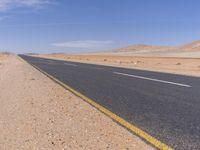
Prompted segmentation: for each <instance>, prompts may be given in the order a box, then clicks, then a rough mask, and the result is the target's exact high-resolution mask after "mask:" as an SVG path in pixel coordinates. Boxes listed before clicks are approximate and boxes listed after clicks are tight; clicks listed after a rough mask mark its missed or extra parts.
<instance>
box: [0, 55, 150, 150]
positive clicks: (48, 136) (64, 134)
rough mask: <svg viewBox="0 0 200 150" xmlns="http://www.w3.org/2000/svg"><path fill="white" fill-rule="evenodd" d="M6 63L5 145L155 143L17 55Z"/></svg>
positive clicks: (1, 70)
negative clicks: (115, 120)
mask: <svg viewBox="0 0 200 150" xmlns="http://www.w3.org/2000/svg"><path fill="white" fill-rule="evenodd" d="M0 63H1V65H0V89H1V90H0V107H1V109H0V133H1V134H0V149H2V150H7V149H20V150H23V149H27V150H30V149H39V150H40V149H48V150H51V149H52V150H55V149H60V150H62V149H63V150H64V149H91V150H93V149H120V150H121V149H134V150H137V149H138V150H141V149H142V150H145V149H152V147H150V146H149V145H147V144H146V143H144V142H143V141H142V140H140V139H139V138H138V137H136V136H135V135H133V134H132V133H130V132H128V131H127V130H126V129H124V128H123V127H121V126H119V125H118V124H117V123H115V122H113V121H112V120H111V119H110V118H108V117H107V116H105V115H104V114H102V113H101V112H99V111H98V110H96V109H95V108H93V107H92V106H90V105H89V104H87V103H86V102H84V101H83V100H82V99H80V98H78V97H76V96H74V95H73V94H72V93H70V92H69V91H67V90H65V89H64V88H62V87H61V86H59V85H58V84H56V83H54V82H53V81H52V80H50V79H49V78H47V77H46V76H45V75H43V74H42V73H40V72H39V71H37V70H35V69H33V68H32V67H31V66H30V65H28V64H26V63H25V62H23V61H21V60H20V59H19V58H17V57H16V56H13V55H12V56H9V57H7V58H6V59H0Z"/></svg>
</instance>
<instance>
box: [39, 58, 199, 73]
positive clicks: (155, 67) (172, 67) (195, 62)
mask: <svg viewBox="0 0 200 150" xmlns="http://www.w3.org/2000/svg"><path fill="white" fill-rule="evenodd" d="M37 56H39V57H44V58H52V59H60V60H68V61H75V62H84V63H91V64H102V65H108V66H117V67H125V68H135V69H142V70H150V71H158V72H167V73H175V74H183V75H191V76H198V77H199V76H200V58H184V57H153V56H151V57H150V56H148V57H144V56H119V55H105V54H102V55H95V54H93V55H66V54H49V55H37Z"/></svg>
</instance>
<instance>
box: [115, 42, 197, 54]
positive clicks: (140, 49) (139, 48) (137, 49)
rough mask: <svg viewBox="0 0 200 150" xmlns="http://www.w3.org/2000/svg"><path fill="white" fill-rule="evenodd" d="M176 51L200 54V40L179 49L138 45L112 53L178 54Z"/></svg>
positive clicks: (178, 47)
mask: <svg viewBox="0 0 200 150" xmlns="http://www.w3.org/2000/svg"><path fill="white" fill-rule="evenodd" d="M176 51H178V52H181V51H184V52H185V51H199V52H200V40H199V41H195V42H192V43H189V44H186V45H181V46H177V47H172V46H155V45H145V44H136V45H130V46H128V47H125V48H119V49H115V50H113V51H112V52H117V53H122V52H125V53H126V52H129V53H152V52H176Z"/></svg>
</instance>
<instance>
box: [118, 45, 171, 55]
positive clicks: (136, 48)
mask: <svg viewBox="0 0 200 150" xmlns="http://www.w3.org/2000/svg"><path fill="white" fill-rule="evenodd" d="M173 49H175V47H170V46H154V45H145V44H137V45H130V46H128V47H125V48H119V49H115V50H114V52H139V53H141V52H157V51H168V50H173Z"/></svg>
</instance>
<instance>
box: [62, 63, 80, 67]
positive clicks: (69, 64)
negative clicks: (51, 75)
mask: <svg viewBox="0 0 200 150" xmlns="http://www.w3.org/2000/svg"><path fill="white" fill-rule="evenodd" d="M64 64H65V65H68V66H74V67H77V66H78V65H76V64H71V63H64Z"/></svg>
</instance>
